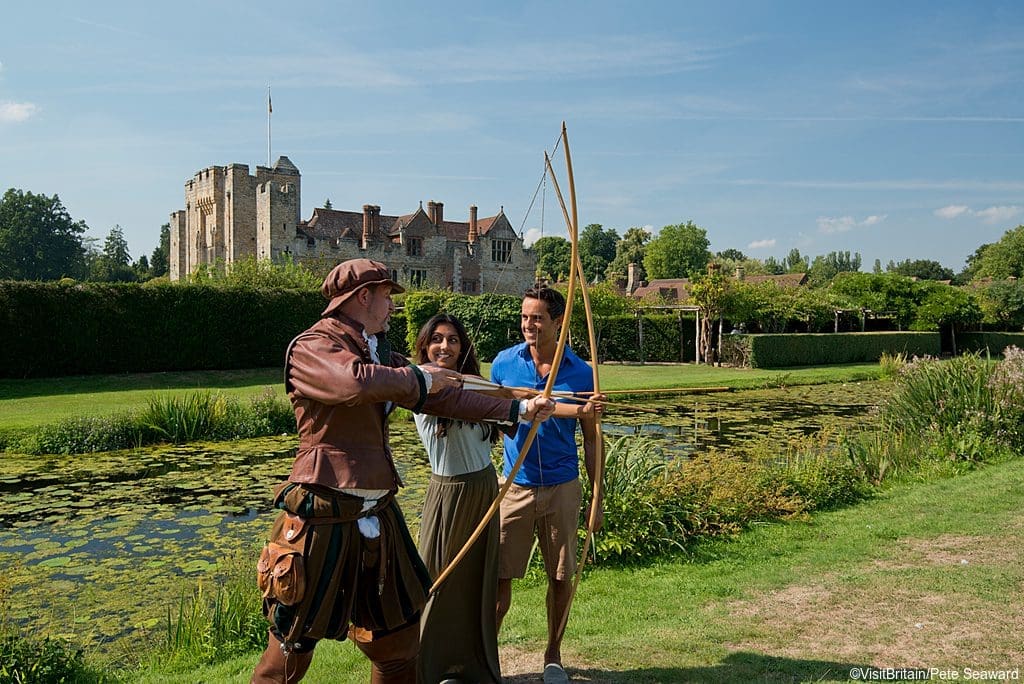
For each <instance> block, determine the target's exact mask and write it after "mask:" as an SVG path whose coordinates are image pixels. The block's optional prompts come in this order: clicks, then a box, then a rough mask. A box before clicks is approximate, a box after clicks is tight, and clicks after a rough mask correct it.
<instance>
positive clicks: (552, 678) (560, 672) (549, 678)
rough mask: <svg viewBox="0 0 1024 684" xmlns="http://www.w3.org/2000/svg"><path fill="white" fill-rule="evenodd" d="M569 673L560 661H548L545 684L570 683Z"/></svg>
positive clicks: (545, 668) (545, 667)
mask: <svg viewBox="0 0 1024 684" xmlns="http://www.w3.org/2000/svg"><path fill="white" fill-rule="evenodd" d="M568 682H569V675H567V674H565V669H564V668H563V667H562V666H561V665H559V664H558V663H548V664H547V665H545V666H544V684H568Z"/></svg>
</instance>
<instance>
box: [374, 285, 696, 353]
mask: <svg viewBox="0 0 1024 684" xmlns="http://www.w3.org/2000/svg"><path fill="white" fill-rule="evenodd" d="M521 302H522V299H521V298H520V297H519V296H516V295H499V294H483V295H464V294H459V293H452V292H445V291H437V290H430V291H419V292H411V293H409V294H408V295H406V296H405V311H404V313H405V314H406V325H407V326H408V328H407V331H406V337H405V340H406V343H407V345H408V347H409V348H410V349H411V348H412V346H413V344H414V343H415V341H416V335H417V334H418V333H419V330H420V328H421V327H422V326H423V324H424V323H426V322H427V320H429V319H430V317H431V316H433V315H434V314H436V313H438V312H440V311H444V312H446V313H449V314H451V315H453V316H455V317H456V318H458V319H459V320H460V321H462V323H463V325H465V326H466V331H467V332H468V333H469V336H470V337H471V338H472V339H473V343H474V344H475V345H476V352H477V357H478V358H479V359H480V360H481V361H490V360H492V359H493V358H494V357H495V355H497V353H498V352H499V351H501V350H502V349H505V348H506V347H509V346H511V345H514V344H518V343H520V342H522V334H521V333H520V331H519V314H520V311H521ZM579 310H582V305H580V308H579ZM595 319H596V320H595V321H594V322H595V334H596V336H597V344H598V355H599V357H600V358H601V360H602V361H604V360H611V361H692V360H693V357H694V351H693V347H694V345H693V336H694V324H693V320H692V319H685V318H684V319H683V324H682V325H683V328H684V330H685V331H686V334H685V336H684V341H685V346H684V347H683V349H682V351H683V352H684V354H685V356H684V357H683V358H680V351H681V350H680V346H681V345H680V338H679V328H680V324H679V319H678V318H677V317H676V316H673V315H671V314H669V315H654V316H644V344H643V348H641V346H640V339H639V331H638V327H637V320H636V317H635V316H633V315H624V316H595ZM396 327H397V325H396V324H395V323H393V324H392V330H394V329H395V328H396ZM569 344H570V346H571V347H572V349H573V351H575V352H576V353H577V354H579V355H581V356H583V357H585V358H589V356H590V340H589V338H588V337H587V324H586V321H585V320H584V317H583V315H582V314H580V315H577V314H576V313H575V312H574V313H573V317H572V328H570V330H569Z"/></svg>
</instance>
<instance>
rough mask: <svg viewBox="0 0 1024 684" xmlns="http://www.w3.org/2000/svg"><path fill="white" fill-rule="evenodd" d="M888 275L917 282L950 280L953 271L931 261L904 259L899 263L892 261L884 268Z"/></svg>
mask: <svg viewBox="0 0 1024 684" xmlns="http://www.w3.org/2000/svg"><path fill="white" fill-rule="evenodd" d="M885 270H886V271H887V272H889V273H898V274H899V275H905V276H909V277H911V278H917V279H919V280H952V279H953V269H951V268H946V267H945V266H943V265H942V264H940V263H939V262H938V261H934V260H932V259H904V260H903V261H900V262H899V263H893V262H892V261H890V262H889V264H888V265H887V266H886V267H885Z"/></svg>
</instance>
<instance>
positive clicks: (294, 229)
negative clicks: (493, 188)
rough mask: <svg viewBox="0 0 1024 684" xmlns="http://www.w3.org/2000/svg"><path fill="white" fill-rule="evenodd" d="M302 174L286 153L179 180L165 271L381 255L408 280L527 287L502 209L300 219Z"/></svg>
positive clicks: (174, 274)
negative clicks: (461, 215)
mask: <svg viewBox="0 0 1024 684" xmlns="http://www.w3.org/2000/svg"><path fill="white" fill-rule="evenodd" d="M301 197H302V176H301V174H300V172H299V169H298V167H296V166H295V165H294V164H293V163H292V162H291V160H290V159H288V157H285V156H282V157H279V158H278V159H277V162H276V163H275V164H274V166H273V167H267V166H256V167H255V175H252V174H250V172H249V166H248V165H247V164H237V163H235V164H228V165H225V166H209V167H207V168H205V169H202V170H200V171H198V172H197V173H196V174H195V175H194V176H193V177H192V178H190V179H189V180H187V181H186V182H185V209H184V210H178V211H175V212H173V213H172V214H171V221H170V223H171V248H170V262H171V263H170V278H171V280H179V279H182V278H185V277H187V276H188V274H189V273H192V272H193V271H195V270H196V269H197V268H199V267H200V266H202V265H203V264H208V265H214V264H218V263H223V264H231V263H233V262H235V261H237V260H240V259H244V258H247V257H251V256H255V257H256V258H258V259H271V260H275V261H276V260H279V259H283V258H290V259H294V260H297V261H300V262H306V263H308V264H310V265H315V267H316V268H319V269H323V270H326V269H327V268H330V267H331V266H333V265H334V264H337V263H339V262H341V261H344V260H345V259H352V258H356V257H364V258H369V259H374V260H376V261H381V262H383V263H385V264H387V265H388V267H389V268H391V270H392V276H393V277H394V278H395V280H397V281H398V282H400V283H402V284H403V285H406V286H411V287H420V286H434V287H444V288H449V289H452V290H455V291H457V292H468V293H481V292H506V293H514V294H519V293H521V292H522V291H523V290H524V289H525V288H527V287H529V286H530V285H532V284H533V280H534V271H535V269H536V259H535V257H534V256H533V252H532V250H528V249H525V248H524V247H523V240H522V238H521V237H520V236H519V235H517V234H516V232H515V230H514V229H513V227H512V224H511V223H510V222H509V220H508V218H507V217H506V216H505V213H504V211H499V212H498V214H496V215H495V216H491V217H486V218H478V217H477V207H476V206H471V207H469V219H468V221H464V222H463V221H451V220H448V219H447V218H445V215H444V204H443V203H442V202H437V201H434V200H431V201H429V202H427V210H426V211H424V209H423V205H422V203H421V204H420V207H419V209H417V210H416V211H414V212H412V213H410V214H404V215H401V216H384V215H382V214H381V209H380V206H378V205H375V204H365V205H363V211H362V212H351V211H335V210H333V209H314V210H313V214H312V216H311V217H310V218H309V220H306V221H304V220H302V217H301V213H300V212H301Z"/></svg>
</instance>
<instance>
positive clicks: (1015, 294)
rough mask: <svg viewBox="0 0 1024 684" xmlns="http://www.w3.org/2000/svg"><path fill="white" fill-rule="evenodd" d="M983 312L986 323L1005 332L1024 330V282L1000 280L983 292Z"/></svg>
mask: <svg viewBox="0 0 1024 684" xmlns="http://www.w3.org/2000/svg"><path fill="white" fill-rule="evenodd" d="M981 310H982V312H983V313H984V316H985V319H984V320H985V322H986V323H990V324H994V325H997V326H999V327H1000V328H1002V329H1004V330H1014V331H1020V330H1021V328H1024V282H1022V281H1020V280H1000V281H996V282H994V283H992V284H991V285H989V286H988V287H986V288H985V289H984V290H983V291H982V296H981Z"/></svg>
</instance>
